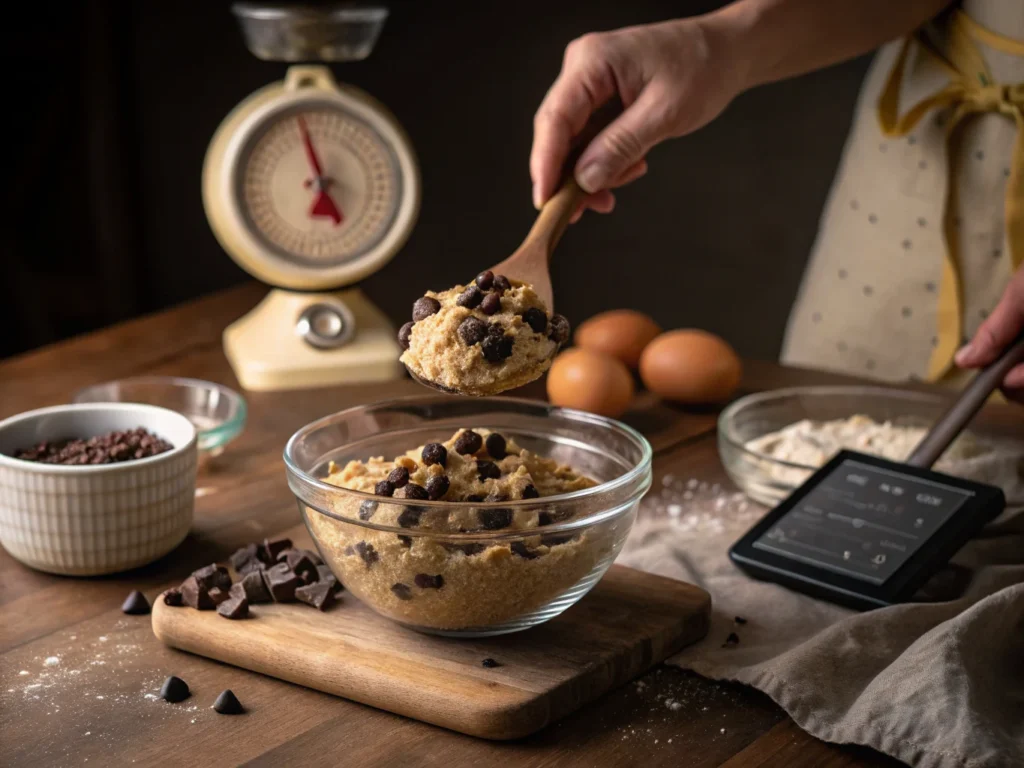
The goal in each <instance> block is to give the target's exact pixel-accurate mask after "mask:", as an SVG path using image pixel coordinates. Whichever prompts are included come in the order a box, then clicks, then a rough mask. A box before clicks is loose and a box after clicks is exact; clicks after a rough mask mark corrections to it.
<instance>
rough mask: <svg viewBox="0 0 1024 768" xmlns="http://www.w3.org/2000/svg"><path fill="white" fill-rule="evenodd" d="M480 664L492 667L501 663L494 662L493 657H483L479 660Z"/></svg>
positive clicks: (488, 667)
mask: <svg viewBox="0 0 1024 768" xmlns="http://www.w3.org/2000/svg"><path fill="white" fill-rule="evenodd" d="M480 666H481V667H487V669H494V668H495V667H500V666H501V664H499V663H498V662H496V661H495V660H494V659H484V660H483V661H481V662H480Z"/></svg>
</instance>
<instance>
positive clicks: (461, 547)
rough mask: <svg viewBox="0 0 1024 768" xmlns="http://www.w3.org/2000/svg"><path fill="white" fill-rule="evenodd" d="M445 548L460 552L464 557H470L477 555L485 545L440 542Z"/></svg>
mask: <svg viewBox="0 0 1024 768" xmlns="http://www.w3.org/2000/svg"><path fill="white" fill-rule="evenodd" d="M441 546H443V547H444V548H445V549H447V550H448V551H449V552H461V553H462V554H464V555H465V556H466V557H472V556H473V555H479V554H480V553H481V552H483V551H484V550H485V549H487V547H486V546H485V545H484V544H442V545H441Z"/></svg>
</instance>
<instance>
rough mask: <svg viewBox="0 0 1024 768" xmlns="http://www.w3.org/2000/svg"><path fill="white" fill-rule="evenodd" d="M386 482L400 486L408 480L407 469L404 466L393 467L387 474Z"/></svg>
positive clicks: (396, 486)
mask: <svg viewBox="0 0 1024 768" xmlns="http://www.w3.org/2000/svg"><path fill="white" fill-rule="evenodd" d="M388 482H389V483H391V484H392V485H393V486H394V487H395V488H401V487H403V486H404V485H405V484H406V483H408V482H409V470H408V469H406V468H405V467H395V468H394V469H392V470H391V472H390V473H389V474H388Z"/></svg>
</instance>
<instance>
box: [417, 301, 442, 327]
mask: <svg viewBox="0 0 1024 768" xmlns="http://www.w3.org/2000/svg"><path fill="white" fill-rule="evenodd" d="M440 309H441V302H439V301H438V300H437V299H432V298H430V297H429V296H424V297H422V298H419V299H416V303H415V304H413V305H412V319H413V322H417V323H418V322H419V321H420V320H426V319H427V318H428V317H430V316H431V315H433V314H436V313H437V312H439V311H440Z"/></svg>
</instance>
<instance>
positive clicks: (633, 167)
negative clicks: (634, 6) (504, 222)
mask: <svg viewBox="0 0 1024 768" xmlns="http://www.w3.org/2000/svg"><path fill="white" fill-rule="evenodd" d="M718 38H719V36H718V35H717V34H715V33H714V32H713V27H712V25H710V24H705V23H704V22H703V21H702V18H701V17H698V18H694V19H682V20H678V21H669V22H664V23H661V24H650V25H645V26H638V27H627V28H625V29H619V30H615V31H612V32H601V33H594V34H589V35H584V36H583V37H580V38H578V39H576V40H573V41H572V42H571V43H569V46H568V47H567V48H566V49H565V59H564V61H563V64H562V71H561V73H560V74H559V76H558V79H557V80H555V83H554V85H552V86H551V89H550V90H549V91H548V93H547V96H545V97H544V101H543V102H542V103H541V105H540V108H539V109H538V110H537V114H536V116H535V117H534V137H533V150H532V152H531V154H530V176H531V177H532V179H533V201H534V205H535V206H537V207H538V208H539V207H540V206H541V205H542V204H543V203H544V202H546V201H547V200H548V198H550V197H551V196H552V195H553V194H554V193H555V191H556V188H557V186H558V184H559V181H560V177H561V174H562V168H563V165H564V163H565V161H566V158H567V156H568V154H569V151H570V148H571V146H572V141H573V138H574V137H575V136H576V135H578V134H579V133H580V132H581V131H582V130H583V128H584V126H585V125H586V123H587V121H588V120H589V119H590V116H591V115H592V114H593V113H594V112H595V111H596V110H597V109H598V108H599V107H600V106H601V105H603V104H604V103H605V102H607V101H609V100H611V99H612V98H614V97H616V96H618V97H619V99H621V101H622V104H623V107H624V111H623V113H622V114H621V115H620V116H619V117H618V118H617V119H615V120H614V121H613V122H612V123H611V124H610V125H608V126H607V127H606V128H605V129H604V130H603V131H601V132H600V133H599V134H598V135H597V137H596V138H595V139H594V140H593V141H592V142H591V143H590V146H589V147H587V149H586V150H585V151H584V152H583V154H582V155H581V156H580V159H579V160H578V161H577V163H576V166H575V177H576V181H577V183H578V184H579V185H580V186H581V187H582V188H583V189H584V190H585V191H587V192H588V193H590V194H589V195H588V196H587V198H586V199H585V201H584V203H583V205H582V206H581V208H580V209H579V210H578V211H577V212H576V214H575V215H574V216H573V219H572V220H573V221H576V220H577V219H579V217H580V215H581V214H582V211H583V209H584V208H592V209H594V210H596V211H599V212H601V213H609V212H610V211H611V210H612V209H613V208H614V207H615V197H614V195H613V194H612V192H611V190H612V189H614V188H616V187H620V186H622V185H624V184H628V183H629V182H631V181H634V180H635V179H638V178H639V177H641V176H643V175H644V174H645V173H646V172H647V162H646V160H645V159H644V158H645V156H646V154H647V152H648V150H650V149H651V147H653V146H654V145H655V144H657V143H659V142H661V141H664V140H665V139H668V138H674V137H677V136H683V135H685V134H687V133H690V132H692V131H694V130H696V129H697V128H700V127H701V126H703V125H705V124H706V123H708V122H710V121H711V120H712V119H714V118H715V117H717V116H718V115H719V114H720V113H721V112H722V110H724V109H725V107H726V106H727V105H728V104H729V102H730V101H732V99H733V98H734V97H735V96H736V94H737V93H739V91H740V85H739V79H740V78H739V77H738V75H737V72H738V70H737V67H736V66H734V63H733V62H730V61H728V60H727V57H726V56H725V54H724V51H722V49H723V48H724V46H722V45H720V44H719V43H718V42H717V41H718Z"/></svg>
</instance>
